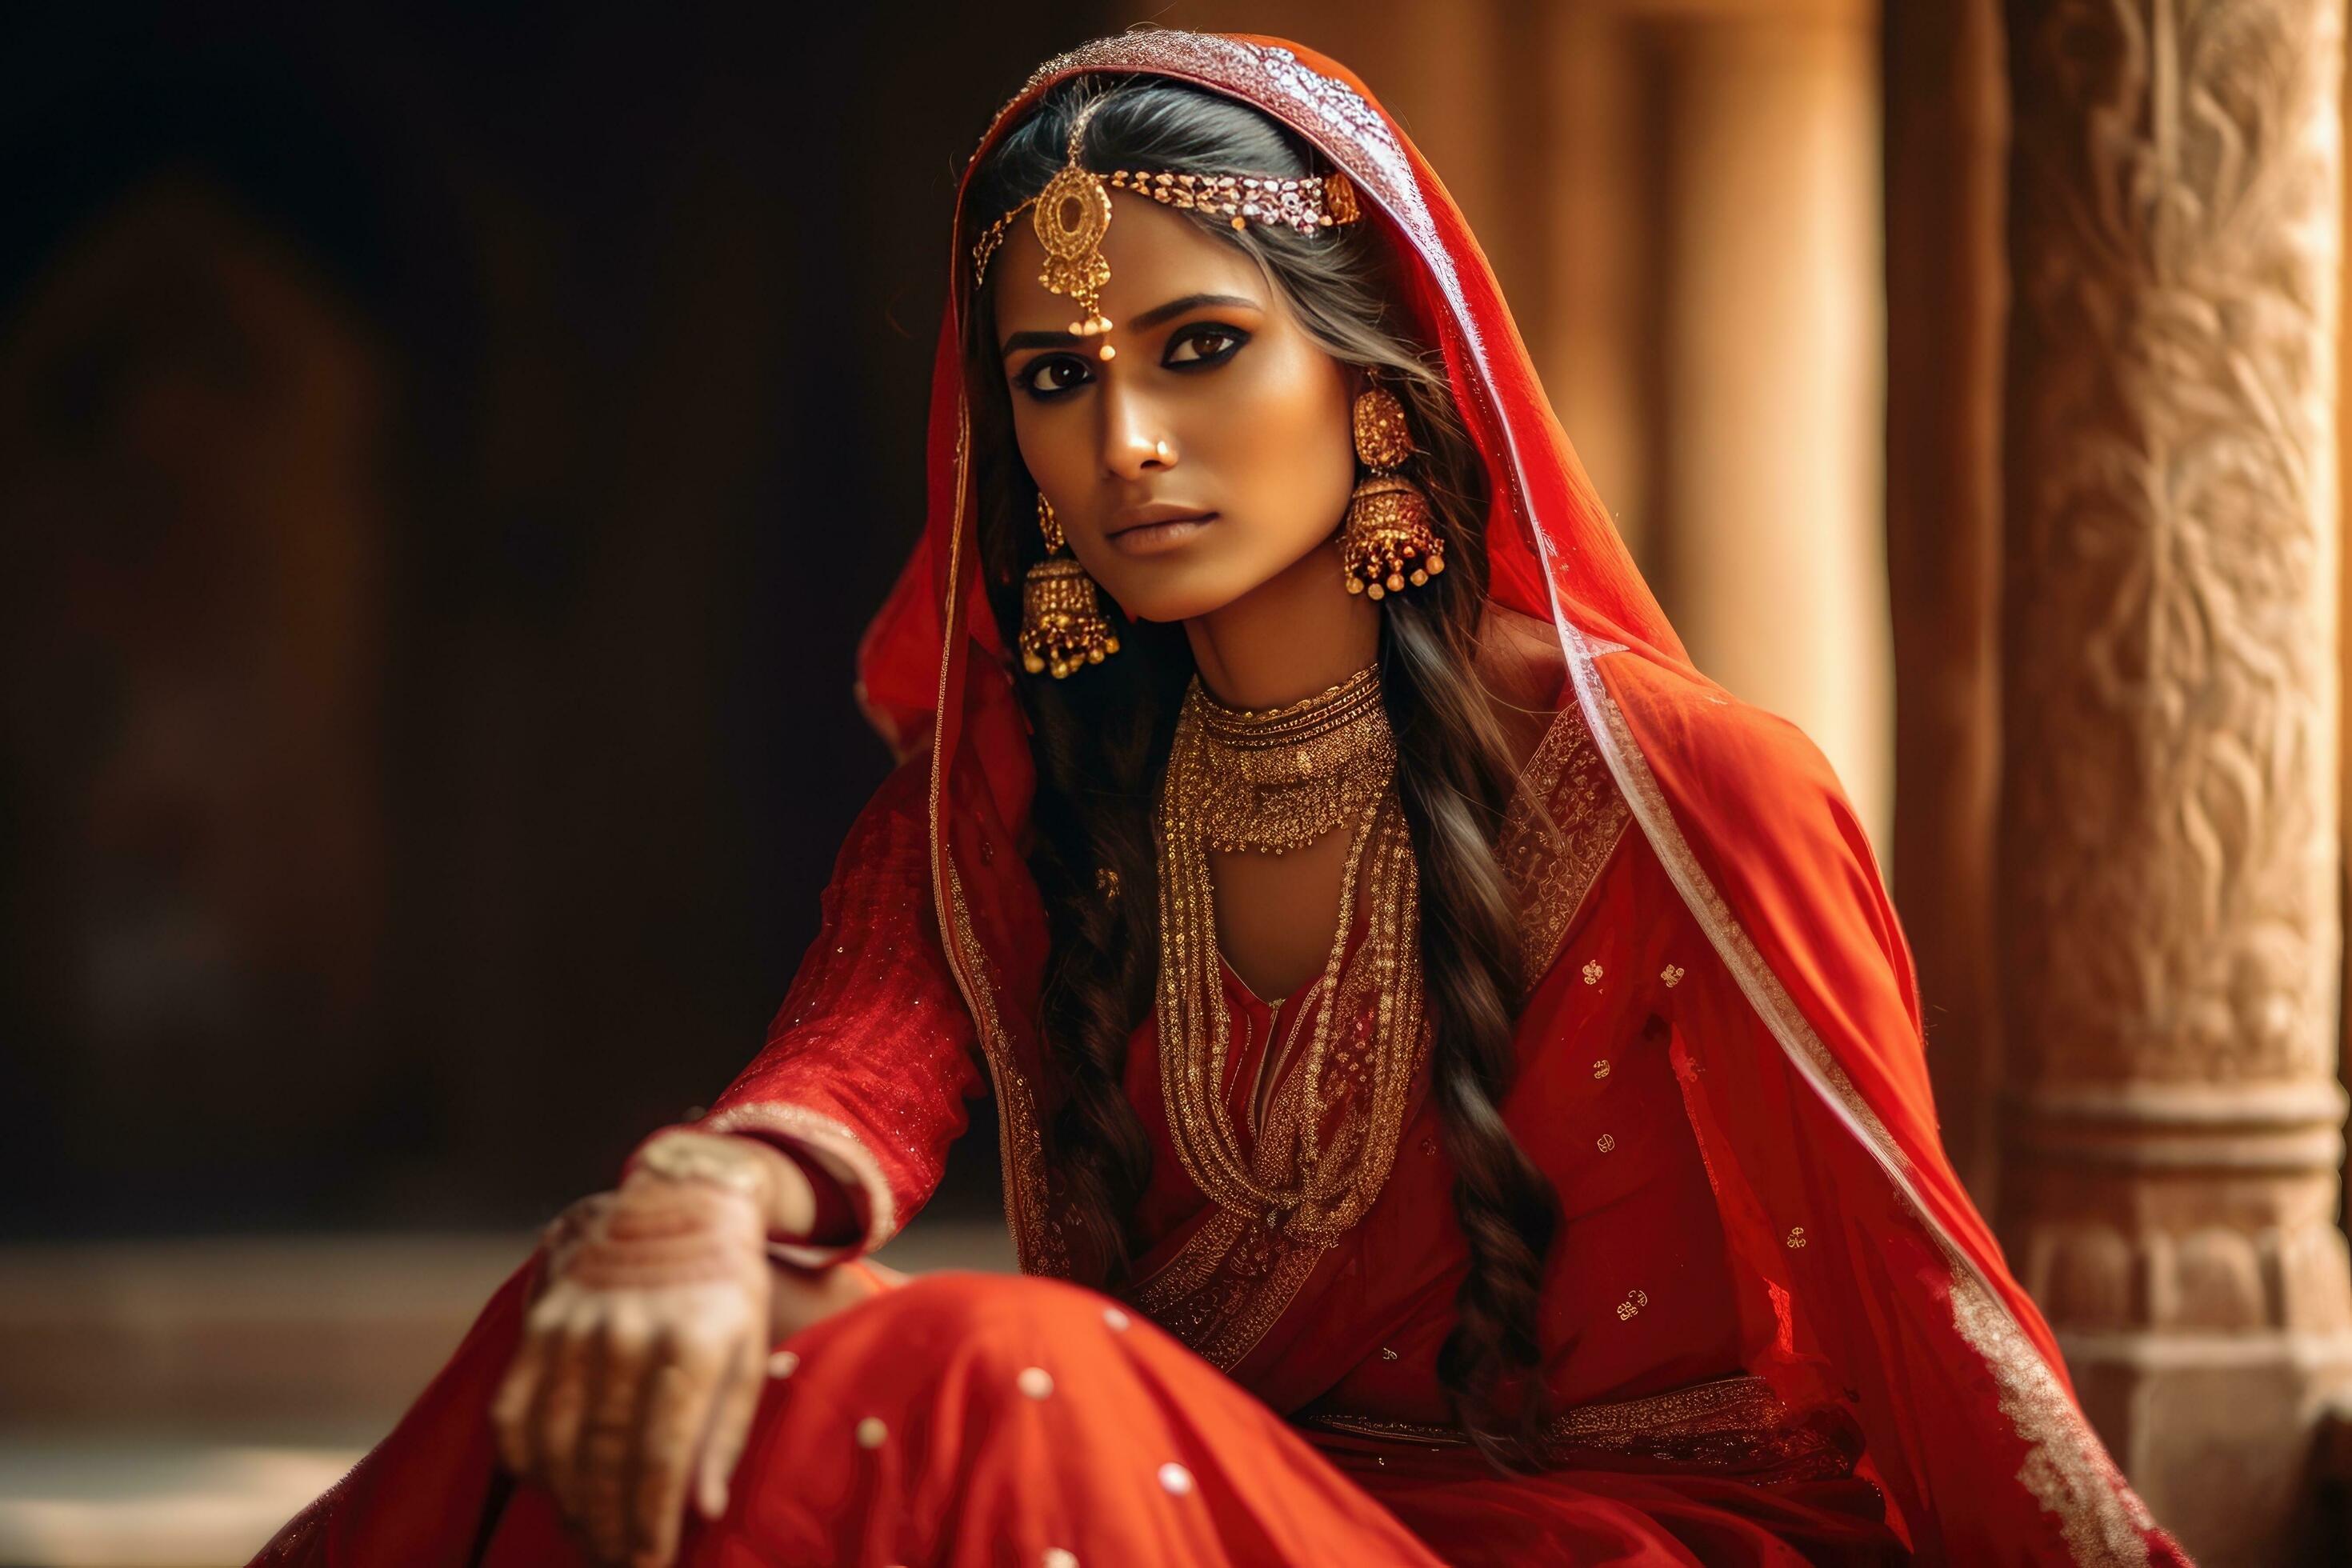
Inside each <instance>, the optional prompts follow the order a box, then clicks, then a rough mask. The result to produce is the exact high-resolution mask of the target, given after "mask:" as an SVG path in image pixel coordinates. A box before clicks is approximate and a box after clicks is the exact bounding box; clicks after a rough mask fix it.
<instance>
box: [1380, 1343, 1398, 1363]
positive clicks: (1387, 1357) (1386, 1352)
mask: <svg viewBox="0 0 2352 1568" xmlns="http://www.w3.org/2000/svg"><path fill="white" fill-rule="evenodd" d="M1396 1358H1397V1353H1396V1352H1394V1351H1392V1350H1391V1349H1389V1347H1388V1346H1386V1345H1382V1346H1381V1360H1382V1361H1394V1360H1396Z"/></svg>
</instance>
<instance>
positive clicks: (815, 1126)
mask: <svg viewBox="0 0 2352 1568" xmlns="http://www.w3.org/2000/svg"><path fill="white" fill-rule="evenodd" d="M697 1125H698V1127H700V1128H701V1129H702V1130H703V1131H706V1132H734V1133H740V1134H744V1135H747V1136H751V1137H755V1138H760V1139H762V1140H764V1141H766V1142H770V1143H772V1144H774V1145H775V1146H776V1147H777V1148H779V1149H781V1150H782V1151H783V1152H785V1153H786V1154H787V1155H789V1156H791V1157H792V1158H793V1161H794V1162H795V1163H798V1164H799V1165H800V1166H801V1167H802V1169H803V1170H804V1171H807V1172H808V1173H809V1174H810V1178H811V1184H812V1185H813V1186H814V1188H815V1189H816V1192H817V1214H816V1223H815V1225H814V1227H813V1228H812V1230H811V1233H810V1237H811V1238H810V1239H803V1240H800V1241H781V1240H774V1239H771V1240H770V1241H769V1243H768V1251H769V1254H770V1255H771V1256H772V1257H773V1258H776V1259H777V1260H778V1261H780V1262H783V1263H789V1264H792V1265H793V1266H795V1267H797V1268H824V1266H826V1265H828V1264H833V1263H839V1262H841V1261H843V1260H844V1259H846V1258H856V1257H857V1256H859V1255H860V1254H862V1253H866V1252H871V1251H872V1250H873V1249H874V1248H876V1247H879V1246H881V1245H882V1244H883V1243H884V1242H886V1241H887V1240H889V1239H890V1237H892V1236H894V1235H896V1234H897V1232H898V1205H897V1204H896V1202H895V1201H894V1200H893V1198H892V1195H891V1192H890V1184H889V1182H888V1181H887V1179H885V1178H884V1176H883V1174H882V1167H881V1166H880V1164H879V1163H877V1162H876V1160H875V1158H874V1155H873V1152H872V1151H871V1150H869V1149H868V1148H866V1144H865V1142H864V1141H863V1140H861V1139H860V1138H859V1137H858V1136H857V1134H856V1133H855V1132H853V1131H850V1130H849V1129H848V1128H847V1127H845V1126H844V1125H843V1124H842V1123H840V1122H839V1121H835V1120H834V1119H833V1118H832V1117H830V1116H825V1115H823V1114H821V1113H820V1112H817V1111H814V1110H809V1109H808V1108H807V1107H805V1106H800V1105H788V1104H781V1103H778V1102H775V1101H772V1100H753V1101H749V1102H746V1103H744V1104H741V1105H735V1106H730V1107H728V1108H726V1109H725V1110H719V1111H716V1112H714V1113H713V1114H711V1115H709V1116H708V1117H706V1118H704V1119H703V1120H702V1121H700V1122H698V1123H697ZM820 1177H823V1178H829V1181H826V1180H820V1179H819V1178H820ZM828 1186H830V1187H831V1188H832V1189H833V1192H832V1194H830V1201H828V1197H829V1195H828V1194H827V1191H826V1189H827V1187H828ZM814 1237H845V1238H846V1239H843V1240H838V1241H834V1240H828V1241H823V1242H820V1241H817V1240H814Z"/></svg>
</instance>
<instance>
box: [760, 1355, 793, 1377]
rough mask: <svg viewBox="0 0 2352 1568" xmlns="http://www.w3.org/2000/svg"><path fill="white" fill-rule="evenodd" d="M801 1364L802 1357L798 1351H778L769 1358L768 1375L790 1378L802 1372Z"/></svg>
mask: <svg viewBox="0 0 2352 1568" xmlns="http://www.w3.org/2000/svg"><path fill="white" fill-rule="evenodd" d="M800 1364H801V1357H800V1352H798V1351H778V1352H776V1353H775V1354H773V1355H772V1356H770V1357H769V1358H768V1375H769V1376H770V1377H790V1376H792V1375H793V1373H795V1372H797V1371H798V1370H800Z"/></svg>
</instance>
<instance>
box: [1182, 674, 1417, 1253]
mask: <svg viewBox="0 0 2352 1568" xmlns="http://www.w3.org/2000/svg"><path fill="white" fill-rule="evenodd" d="M1395 769H1396V748H1395V740H1394V737H1393V736H1392V735H1391V732H1390V731H1389V727H1388V720H1387V713H1386V710H1384V709H1383V707H1382V706H1381V692H1380V683H1379V677H1378V671H1377V669H1366V670H1363V671H1360V672H1359V673H1358V674H1357V675H1356V676H1354V677H1352V678H1350V679H1349V680H1347V681H1343V682H1341V683H1340V684H1339V685H1338V686H1335V687H1332V688H1331V689H1328V690H1327V691H1325V692H1323V693H1321V694H1319V695H1318V696H1316V697H1312V698H1308V699H1307V700H1305V701H1304V702H1299V703H1294V704H1292V705H1290V706H1288V707H1286V708H1279V709H1274V710H1266V711H1262V712H1254V711H1251V710H1240V709H1232V708H1226V707H1224V706H1223V704H1220V703H1217V702H1215V701H1213V700H1211V699H1209V698H1208V697H1207V696H1206V693H1205V691H1204V690H1203V689H1202V687H1201V685H1200V683H1199V682H1198V680H1197V679H1196V680H1195V681H1194V683H1193V685H1192V688H1191V689H1188V690H1187V692H1186V693H1185V701H1184V706H1183V708H1182V710H1181V712H1180V714H1179V717H1178V722H1177V732H1176V739H1175V744H1174V746H1173V748H1172V750H1171V755H1170V758H1169V763H1168V772H1167V775H1166V777H1165V779H1164V780H1163V783H1162V786H1161V795H1160V814H1159V820H1158V823H1157V824H1156V826H1158V828H1159V834H1160V984H1159V998H1158V1011H1159V1019H1160V1041H1161V1047H1160V1048H1161V1053H1162V1055H1161V1073H1160V1080H1161V1087H1162V1091H1163V1098H1164V1100H1165V1101H1166V1106H1167V1111H1168V1119H1169V1130H1170V1132H1171V1142H1173V1143H1174V1145H1175V1148H1176V1151H1177V1154H1178V1156H1179V1158H1180V1159H1181V1162H1182V1163H1183V1165H1184V1168H1185V1172H1186V1173H1187V1174H1188V1175H1189V1176H1191V1178H1192V1181H1193V1183H1194V1184H1195V1185H1197V1186H1198V1187H1199V1188H1200V1189H1201V1190H1202V1193H1204V1194H1207V1195H1208V1196H1209V1197H1210V1198H1211V1199H1212V1200H1213V1202H1215V1203H1216V1204H1218V1205H1219V1206H1220V1207H1222V1208H1224V1209H1227V1210H1229V1211H1232V1212H1234V1214H1236V1215H1244V1216H1246V1217H1247V1218H1248V1219H1249V1220H1251V1221H1253V1222H1256V1223H1260V1224H1263V1225H1265V1226H1266V1227H1267V1228H1268V1229H1272V1230H1277V1231H1279V1232H1280V1233H1282V1234H1283V1235H1284V1236H1285V1237H1287V1238H1288V1239H1289V1240H1290V1241H1292V1242H1295V1243H1307V1242H1315V1241H1328V1240H1329V1239H1332V1238H1336V1237H1338V1236H1339V1235H1340V1234H1341V1233H1343V1232H1344V1231H1345V1230H1346V1229H1347V1228H1348V1227H1349V1226H1352V1225H1353V1224H1354V1223H1355V1222H1356V1221H1357V1220H1358V1219H1359V1218H1360V1217H1361V1215H1362V1214H1363V1212H1364V1210H1365V1209H1366V1208H1368V1207H1370V1204H1371V1202H1372V1200H1373V1199H1374V1198H1375V1197H1377V1196H1378V1195H1379V1193H1380V1190H1381V1186H1382V1185H1383V1184H1385V1183H1386V1181H1387V1179H1388V1173H1389V1171H1390V1169H1391V1165H1392V1163H1393V1161H1394V1157H1395V1152H1396V1148H1395V1145H1396V1137H1397V1133H1398V1131H1399V1130H1400V1129H1401V1127H1402V1124H1403V1117H1404V1112H1405V1110H1407V1108H1408V1103H1409V1097H1410V1094H1411V1089H1412V1080H1413V1078H1414V1075H1415V1074H1416V1073H1417V1072H1418V1071H1419V1069H1420V1067H1421V1063H1422V1061H1423V1058H1424V1057H1425V1054H1426V1050H1427V1045H1428V1039H1427V1034H1428V1031H1427V1026H1426V1022H1425V1020H1424V1017H1423V1007H1422V986H1421V981H1422V977H1421V965H1420V940H1419V939H1420V921H1419V910H1420V904H1419V896H1418V894H1419V889H1418V873H1417V868H1416V867H1415V865H1414V863H1413V858H1412V839H1411V836H1410V835H1409V833H1408V832H1407V831H1406V828H1405V825H1404V821H1403V815H1402V809H1401V808H1400V806H1399V805H1398V803H1397V800H1396V795H1395V790H1394V787H1393V786H1394V782H1395ZM1343 822H1344V823H1347V824H1349V826H1351V828H1352V833H1351V837H1350V840H1349V850H1348V856H1347V864H1346V867H1345V868H1344V869H1343V871H1342V873H1341V887H1340V910H1339V929H1338V931H1337V932H1336V933H1335V934H1334V937H1333V940H1332V945H1331V951H1330V955H1329V957H1328V959H1327V961H1326V963H1325V965H1324V972H1323V984H1324V987H1325V994H1324V997H1323V1003H1322V1006H1321V1010H1320V1011H1319V1013H1318V1016H1317V1018H1316V1023H1315V1028H1314V1031H1313V1034H1312V1037H1311V1038H1310V1041H1309V1043H1308V1047H1307V1056H1306V1058H1305V1060H1304V1061H1303V1062H1301V1063H1300V1064H1299V1066H1298V1068H1297V1069H1296V1070H1295V1071H1294V1072H1292V1073H1291V1074H1290V1076H1289V1078H1288V1079H1286V1082H1285V1083H1284V1084H1283V1086H1282V1088H1281V1089H1279V1090H1278V1091H1277V1092H1276V1096H1275V1099H1274V1101H1273V1103H1272V1104H1271V1105H1270V1106H1269V1107H1268V1109H1267V1113H1266V1116H1265V1126H1264V1127H1263V1129H1262V1130H1261V1131H1260V1133H1259V1136H1258V1139H1257V1142H1256V1143H1255V1146H1254V1147H1252V1148H1251V1149H1250V1150H1249V1151H1248V1152H1244V1150H1243V1148H1242V1146H1241V1141H1240V1139H1239V1137H1238V1136H1237V1135H1236V1133H1235V1131H1234V1126H1233V1119H1232V1117H1231V1116H1230V1115H1229V1114H1228V1113H1227V1111H1226V1108H1225V1104H1224V1093H1223V1086H1224V1078H1225V1069H1226V1066H1227V1063H1228V1060H1229V1058H1230V1054H1231V1047H1232V1038H1231V1030H1230V1026H1229V1020H1228V1017H1227V1014H1226V1009H1225V1005H1224V995H1223V976H1222V974H1221V973H1220V972H1219V960H1218V950H1217V942H1216V909H1215V895H1214V889H1213V885H1212V882H1211V879H1210V875H1209V866H1208V851H1209V850H1210V849H1211V848H1218V849H1229V850H1230V849H1253V850H1260V851H1264V852H1270V853H1276V854H1278V853H1281V852H1282V851H1284V850H1286V849H1292V848H1297V847H1302V846H1304V845H1306V844H1309V843H1312V842H1314V841H1315V840H1316V839H1317V838H1319V837H1321V836H1322V835H1323V834H1324V833H1326V832H1328V831H1329V830H1330V829H1331V828H1333V827H1336V826H1339V825H1340V824H1341V823H1343ZM1367 862H1369V874H1368V875H1367V876H1366V877H1365V878H1364V881H1363V887H1364V897H1365V899H1366V900H1368V901H1369V904H1370V909H1369V911H1368V926H1367V931H1366V938H1365V941H1364V942H1363V943H1362V944H1360V947H1359V948H1358V950H1357V952H1356V953H1355V955H1354V958H1353V960H1352V962H1349V961H1348V960H1349V953H1348V937H1349V932H1350V931H1351V930H1352V928H1353V925H1354V919H1355V912H1356V907H1357V887H1358V883H1359V875H1360V872H1362V871H1363V870H1364V868H1365V867H1366V864H1367ZM1367 1014H1369V1015H1370V1020H1371V1021H1370V1028H1369V1030H1366V1029H1365V1028H1364V1027H1363V1026H1362V1025H1363V1020H1364V1018H1365V1016H1366V1015H1367ZM1335 1037H1336V1038H1335ZM1274 1066H1275V1064H1274V1063H1272V1062H1271V1061H1269V1062H1268V1063H1266V1064H1265V1069H1262V1070H1270V1069H1271V1068H1273V1067H1274ZM1327 1077H1328V1083H1327V1081H1326V1080H1327ZM1335 1116H1336V1119H1337V1120H1336V1122H1335V1121H1334V1118H1335ZM1327 1133H1328V1139H1327Z"/></svg>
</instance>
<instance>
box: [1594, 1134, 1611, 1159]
mask: <svg viewBox="0 0 2352 1568" xmlns="http://www.w3.org/2000/svg"><path fill="white" fill-rule="evenodd" d="M1592 1146H1593V1147H1594V1148H1595V1149H1598V1150H1600V1151H1601V1152H1602V1153H1604V1154H1606V1153H1607V1152H1609V1151H1610V1150H1612V1149H1614V1148H1615V1147H1617V1135H1616V1134H1615V1133H1614V1132H1603V1133H1602V1134H1601V1136H1600V1137H1598V1138H1596V1139H1594V1140H1593V1141H1592Z"/></svg>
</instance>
